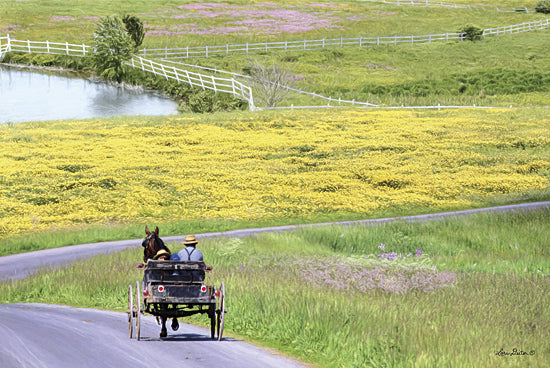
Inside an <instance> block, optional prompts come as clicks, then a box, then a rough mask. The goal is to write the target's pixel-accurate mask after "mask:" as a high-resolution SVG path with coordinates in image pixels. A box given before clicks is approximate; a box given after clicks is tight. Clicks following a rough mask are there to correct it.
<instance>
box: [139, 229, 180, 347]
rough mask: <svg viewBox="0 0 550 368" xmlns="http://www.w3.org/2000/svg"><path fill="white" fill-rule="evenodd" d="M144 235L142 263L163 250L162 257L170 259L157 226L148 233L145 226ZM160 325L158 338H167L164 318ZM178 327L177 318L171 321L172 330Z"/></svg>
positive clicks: (168, 250) (168, 251)
mask: <svg viewBox="0 0 550 368" xmlns="http://www.w3.org/2000/svg"><path fill="white" fill-rule="evenodd" d="M145 234H146V235H147V236H146V237H145V239H143V243H141V246H142V247H143V262H145V263H147V261H148V260H150V259H157V258H156V257H155V256H156V255H157V254H158V253H159V251H162V250H164V251H165V252H163V253H164V254H163V256H166V257H167V258H168V260H169V259H170V254H171V252H170V249H168V248H167V247H166V245H164V242H163V241H162V239H161V238H160V237H159V228H158V226H157V227H156V228H155V231H153V232H150V231H149V228H147V226H145ZM160 320H161V323H162V328H161V330H160V337H166V336H167V334H168V333H167V330H166V317H161V318H160ZM178 327H179V323H178V320H177V318H174V319H173V321H172V329H173V330H174V331H176V330H177V329H178Z"/></svg>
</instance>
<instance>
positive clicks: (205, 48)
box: [204, 45, 208, 57]
mask: <svg viewBox="0 0 550 368" xmlns="http://www.w3.org/2000/svg"><path fill="white" fill-rule="evenodd" d="M204 50H205V52H206V57H208V45H206V46H204Z"/></svg>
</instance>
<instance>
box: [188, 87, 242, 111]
mask: <svg viewBox="0 0 550 368" xmlns="http://www.w3.org/2000/svg"><path fill="white" fill-rule="evenodd" d="M195 91H196V90H195ZM246 107H247V104H246V102H244V101H241V100H239V99H237V98H235V97H233V96H230V95H228V94H220V93H215V92H213V91H209V90H203V91H200V92H194V93H190V94H189V96H188V99H187V101H186V103H184V104H182V105H180V108H179V109H180V110H183V111H185V110H189V111H191V112H195V113H208V112H216V111H229V110H237V109H239V110H243V109H244V108H246Z"/></svg>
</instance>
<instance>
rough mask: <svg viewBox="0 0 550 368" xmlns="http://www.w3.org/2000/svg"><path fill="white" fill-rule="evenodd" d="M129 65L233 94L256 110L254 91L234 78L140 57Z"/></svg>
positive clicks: (181, 81) (134, 58)
mask: <svg viewBox="0 0 550 368" xmlns="http://www.w3.org/2000/svg"><path fill="white" fill-rule="evenodd" d="M127 64H128V65H131V66H132V67H133V68H137V69H141V70H143V71H144V72H148V73H153V74H156V75H160V76H162V77H164V78H166V79H172V80H175V81H177V82H178V83H187V84H189V85H191V86H195V87H200V88H202V89H203V90H205V89H210V90H213V91H214V92H226V93H231V94H232V95H234V96H239V97H241V98H243V99H244V100H246V101H248V105H249V108H250V110H254V109H255V106H254V99H253V97H252V89H251V88H250V87H248V86H246V85H244V84H243V83H241V82H239V81H237V80H235V79H234V78H231V79H227V78H219V77H214V76H213V75H203V74H199V73H193V72H190V71H188V70H183V69H178V68H176V67H172V66H167V65H164V64H160V63H156V62H154V61H152V60H148V59H145V58H142V57H140V56H135V57H133V58H132V60H131V61H130V62H129V63H127Z"/></svg>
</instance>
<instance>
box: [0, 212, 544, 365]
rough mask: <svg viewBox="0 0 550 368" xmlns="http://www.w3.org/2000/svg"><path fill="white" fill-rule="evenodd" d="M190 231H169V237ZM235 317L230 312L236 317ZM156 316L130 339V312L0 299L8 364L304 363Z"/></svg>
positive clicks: (24, 264)
mask: <svg viewBox="0 0 550 368" xmlns="http://www.w3.org/2000/svg"><path fill="white" fill-rule="evenodd" d="M542 207H550V202H538V203H527V204H520V205H510V206H500V207H491V208H485V209H476V210H466V211H455V212H445V213H438V214H430V215H420V216H407V217H393V218H386V219H376V220H362V221H345V222H335V223H323V224H313V225H296V226H279V227H270V228H261V229H246V230H234V231H227V232H218V233H207V234H197V237H198V238H202V239H205V238H215V237H243V236H252V235H255V234H259V233H262V232H277V231H290V230H295V229H299V228H302V227H306V226H331V225H342V226H355V225H366V226H369V225H375V224H379V223H385V222H391V221H396V220H400V221H432V220H441V219H444V218H447V217H452V216H468V215H472V214H475V213H479V212H488V211H496V212H510V211H528V210H532V209H537V208H542ZM183 238H184V236H172V237H163V240H164V241H165V242H168V243H169V242H177V241H183ZM129 247H141V239H134V240H125V241H115V242H103V243H94V244H82V245H76V246H70V247H62V248H56V249H48V250H42V251H36V252H30V253H25V254H17V255H11V256H5V257H0V280H2V279H3V280H4V281H6V280H9V279H16V278H24V277H26V276H28V275H29V274H32V273H33V272H34V271H36V270H37V269H39V268H40V267H62V266H64V265H67V264H69V263H70V262H72V261H74V260H76V259H78V258H86V257H90V256H93V255H96V254H100V253H110V252H117V251H121V250H123V249H126V248H129ZM228 317H229V316H228ZM159 331H160V328H159V326H157V323H156V321H155V319H154V318H153V317H152V316H148V315H147V316H143V318H142V333H141V336H142V340H141V341H136V340H135V339H132V340H130V339H129V337H128V322H127V315H126V314H125V313H117V312H110V311H100V310H94V309H83V308H71V307H66V306H57V305H47V304H0V368H19V367H30V368H34V367H40V368H81V367H94V368H96V367H116V368H124V367H132V368H135V367H183V368H186V367H193V368H197V367H224V368H237V367H238V368H246V367H278V368H279V367H280V368H285V367H300V366H303V365H301V363H299V362H295V361H292V360H290V359H287V358H285V357H283V356H280V355H274V354H273V352H269V351H267V350H263V349H260V348H257V347H254V346H252V345H249V344H246V343H243V342H240V341H237V340H233V339H230V338H224V339H223V340H222V341H221V342H218V341H216V340H211V339H210V331H209V330H206V329H201V328H198V327H196V326H192V325H188V324H183V323H181V324H180V329H179V330H178V331H177V332H173V331H171V330H170V328H169V335H168V338H166V339H163V340H160V339H159V337H158V335H159Z"/></svg>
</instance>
